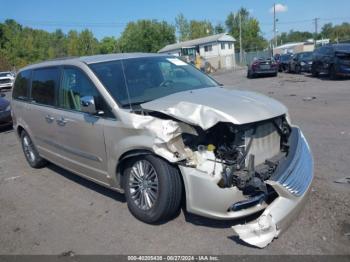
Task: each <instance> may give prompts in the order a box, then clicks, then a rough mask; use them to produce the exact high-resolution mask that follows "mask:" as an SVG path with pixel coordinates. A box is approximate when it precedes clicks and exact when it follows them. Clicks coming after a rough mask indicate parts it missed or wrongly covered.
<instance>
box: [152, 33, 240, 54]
mask: <svg viewBox="0 0 350 262" xmlns="http://www.w3.org/2000/svg"><path fill="white" fill-rule="evenodd" d="M216 41H225V42H234V41H236V39H234V38H233V37H232V36H230V35H229V34H227V33H221V34H217V35H210V36H206V37H202V38H196V39H193V40H189V41H184V42H179V43H175V44H171V45H167V46H165V47H163V48H162V49H160V50H159V51H158V53H166V52H169V51H174V50H178V49H180V48H184V47H193V46H197V45H203V44H207V43H212V42H216Z"/></svg>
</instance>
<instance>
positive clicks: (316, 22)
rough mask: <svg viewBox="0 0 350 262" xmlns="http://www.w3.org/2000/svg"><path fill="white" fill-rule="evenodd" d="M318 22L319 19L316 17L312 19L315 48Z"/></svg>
mask: <svg viewBox="0 0 350 262" xmlns="http://www.w3.org/2000/svg"><path fill="white" fill-rule="evenodd" d="M318 20H319V18H317V17H316V18H315V19H314V22H315V36H314V44H315V47H316V41H317V30H318Z"/></svg>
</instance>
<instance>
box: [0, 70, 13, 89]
mask: <svg viewBox="0 0 350 262" xmlns="http://www.w3.org/2000/svg"><path fill="white" fill-rule="evenodd" d="M14 81H15V77H14V75H13V74H12V73H11V72H0V90H1V89H10V88H12V86H13V82H14Z"/></svg>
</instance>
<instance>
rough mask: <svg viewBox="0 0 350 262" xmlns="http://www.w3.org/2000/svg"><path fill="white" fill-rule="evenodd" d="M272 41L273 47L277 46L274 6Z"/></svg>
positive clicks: (274, 5)
mask: <svg viewBox="0 0 350 262" xmlns="http://www.w3.org/2000/svg"><path fill="white" fill-rule="evenodd" d="M273 41H274V47H276V46H277V38H276V4H275V3H274V4H273Z"/></svg>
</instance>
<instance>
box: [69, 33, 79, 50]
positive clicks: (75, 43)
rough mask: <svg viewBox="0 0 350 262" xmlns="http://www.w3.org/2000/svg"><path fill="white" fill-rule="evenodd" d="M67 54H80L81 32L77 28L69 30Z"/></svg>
mask: <svg viewBox="0 0 350 262" xmlns="http://www.w3.org/2000/svg"><path fill="white" fill-rule="evenodd" d="M67 54H68V56H78V55H79V33H78V32H77V31H75V30H71V31H69V32H68V36H67Z"/></svg>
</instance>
